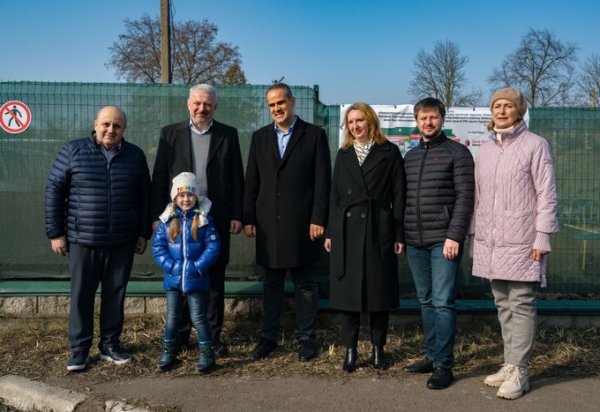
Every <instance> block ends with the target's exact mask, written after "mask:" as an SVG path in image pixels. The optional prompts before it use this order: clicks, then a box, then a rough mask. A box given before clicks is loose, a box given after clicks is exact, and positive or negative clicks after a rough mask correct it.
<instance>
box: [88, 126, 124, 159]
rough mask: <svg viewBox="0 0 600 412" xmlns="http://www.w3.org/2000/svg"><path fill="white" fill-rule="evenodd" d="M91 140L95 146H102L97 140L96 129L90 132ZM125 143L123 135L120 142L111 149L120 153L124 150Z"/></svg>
mask: <svg viewBox="0 0 600 412" xmlns="http://www.w3.org/2000/svg"><path fill="white" fill-rule="evenodd" d="M90 140H91V141H92V144H93V145H94V146H95V147H97V148H99V149H100V148H101V147H100V143H98V141H97V140H96V131H95V130H92V133H91V134H90ZM124 145H125V136H123V137H121V140H119V143H118V144H117V145H116V146H115V147H113V148H112V149H110V150H115V151H116V152H117V154H118V153H120V152H121V151H122V150H123V146H124Z"/></svg>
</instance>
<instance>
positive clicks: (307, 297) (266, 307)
mask: <svg viewBox="0 0 600 412" xmlns="http://www.w3.org/2000/svg"><path fill="white" fill-rule="evenodd" d="M264 270H265V277H264V280H263V305H262V332H261V336H262V337H263V338H266V339H268V340H270V341H271V342H277V341H278V340H279V331H280V328H281V314H282V312H283V301H284V298H285V293H284V282H285V276H286V274H287V272H288V270H289V272H290V275H291V277H292V282H293V283H294V289H295V301H296V339H298V340H310V341H314V340H315V322H316V317H317V297H318V296H317V282H316V280H315V266H314V265H307V266H300V267H296V268H289V269H273V268H268V267H264Z"/></svg>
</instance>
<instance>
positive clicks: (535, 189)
mask: <svg viewBox="0 0 600 412" xmlns="http://www.w3.org/2000/svg"><path fill="white" fill-rule="evenodd" d="M492 136H493V140H490V141H488V142H486V143H485V144H483V145H482V146H481V147H480V148H479V150H478V152H477V158H476V159H475V212H474V215H473V221H472V222H471V230H470V232H473V231H474V239H475V243H474V249H473V275H474V276H478V277H482V278H487V279H503V280H513V281H523V282H539V283H541V286H542V287H544V286H546V260H547V256H544V258H543V259H542V261H541V262H535V261H534V260H533V259H532V258H531V251H532V249H533V244H534V241H535V239H536V234H537V232H543V233H555V232H558V229H559V226H558V220H557V217H556V203H557V199H556V198H557V195H556V178H555V175H554V165H553V161H552V154H551V152H550V146H549V145H548V142H547V141H546V140H545V139H544V138H543V137H540V136H538V135H536V134H534V133H532V132H530V131H529V130H528V129H527V125H526V124H525V122H521V123H519V124H518V125H517V126H516V127H515V129H513V130H512V131H511V132H510V133H503V134H502V142H499V141H497V140H496V139H495V133H492Z"/></svg>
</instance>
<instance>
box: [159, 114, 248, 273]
mask: <svg viewBox="0 0 600 412" xmlns="http://www.w3.org/2000/svg"><path fill="white" fill-rule="evenodd" d="M210 133H211V139H210V146H209V149H208V159H207V165H206V178H207V183H208V193H207V195H206V197H208V198H209V199H210V201H211V202H212V208H211V209H210V215H211V216H212V217H213V219H214V223H215V227H216V228H217V232H219V236H220V238H221V255H220V256H219V260H218V261H217V263H216V265H215V266H225V265H227V262H229V222H230V221H231V220H239V221H241V220H242V204H243V196H244V170H243V165H242V155H241V152H240V142H239V139H238V133H237V130H236V129H235V128H233V127H231V126H227V125H226V124H223V123H220V122H217V121H216V120H213V124H212V127H211V128H210ZM193 155H194V152H193V150H192V133H191V131H190V122H189V120H186V121H184V122H181V123H175V124H172V125H169V126H165V127H164V128H163V129H162V131H161V134H160V140H159V142H158V151H157V153H156V160H155V161H154V170H153V172H152V208H151V209H152V218H153V219H154V220H158V216H159V215H160V214H161V213H162V211H163V210H164V209H165V207H166V206H167V204H169V202H170V201H171V198H170V196H171V195H170V194H171V185H172V180H173V178H174V177H175V176H177V175H178V174H179V173H182V172H191V171H192V165H193V159H192V156H193Z"/></svg>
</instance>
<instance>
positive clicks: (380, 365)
mask: <svg viewBox="0 0 600 412" xmlns="http://www.w3.org/2000/svg"><path fill="white" fill-rule="evenodd" d="M372 361H373V367H374V368H375V369H381V370H385V369H387V368H388V366H389V364H388V362H387V360H386V359H385V354H384V352H383V346H373V359H372Z"/></svg>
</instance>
